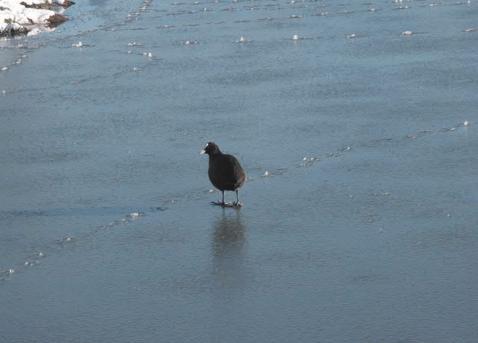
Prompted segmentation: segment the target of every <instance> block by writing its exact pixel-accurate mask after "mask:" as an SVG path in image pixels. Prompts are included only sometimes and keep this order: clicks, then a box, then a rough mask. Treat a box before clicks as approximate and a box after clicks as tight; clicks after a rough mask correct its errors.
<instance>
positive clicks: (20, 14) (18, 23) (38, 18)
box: [0, 0, 73, 37]
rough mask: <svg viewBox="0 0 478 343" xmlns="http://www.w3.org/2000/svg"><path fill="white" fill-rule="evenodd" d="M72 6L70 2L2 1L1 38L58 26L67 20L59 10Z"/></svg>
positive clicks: (63, 0)
mask: <svg viewBox="0 0 478 343" xmlns="http://www.w3.org/2000/svg"><path fill="white" fill-rule="evenodd" d="M72 4H73V2H71V1H69V0H0V37H2V36H13V35H16V34H26V33H29V32H31V33H36V32H39V31H42V30H45V29H48V28H52V27H55V26H58V25H59V24H61V23H63V22H64V21H66V20H67V17H66V16H64V15H63V14H61V13H58V10H59V11H61V10H62V9H63V8H65V7H68V6H70V5H72ZM54 10H57V11H54Z"/></svg>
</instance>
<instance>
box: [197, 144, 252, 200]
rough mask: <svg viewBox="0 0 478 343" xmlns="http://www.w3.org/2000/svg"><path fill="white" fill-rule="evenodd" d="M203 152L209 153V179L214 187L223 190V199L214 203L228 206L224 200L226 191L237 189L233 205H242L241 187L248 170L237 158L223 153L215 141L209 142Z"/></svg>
mask: <svg viewBox="0 0 478 343" xmlns="http://www.w3.org/2000/svg"><path fill="white" fill-rule="evenodd" d="M201 154H207V155H209V169H208V175H209V180H210V181H211V183H212V184H213V186H214V187H216V188H217V189H219V190H220V191H221V192H222V201H221V202H213V204H215V205H220V206H222V207H225V206H228V205H227V204H226V203H225V202H224V191H235V192H236V201H235V202H234V203H233V206H234V207H240V206H242V205H241V203H240V202H239V188H240V187H241V186H242V185H243V184H244V182H245V181H246V172H245V171H244V169H243V168H242V167H241V164H240V163H239V161H238V160H237V158H235V157H234V156H232V155H228V154H223V153H222V152H221V150H220V149H219V147H218V146H217V144H216V143H214V142H209V143H207V144H206V146H205V147H204V149H203V150H202V151H201Z"/></svg>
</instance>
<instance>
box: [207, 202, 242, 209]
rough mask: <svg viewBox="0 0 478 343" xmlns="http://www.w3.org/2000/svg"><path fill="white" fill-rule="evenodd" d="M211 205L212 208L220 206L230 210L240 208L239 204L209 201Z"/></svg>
mask: <svg viewBox="0 0 478 343" xmlns="http://www.w3.org/2000/svg"><path fill="white" fill-rule="evenodd" d="M211 205H214V206H221V207H223V208H224V207H231V208H238V207H241V206H242V204H241V203H235V202H234V203H231V202H222V201H211Z"/></svg>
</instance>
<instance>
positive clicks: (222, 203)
mask: <svg viewBox="0 0 478 343" xmlns="http://www.w3.org/2000/svg"><path fill="white" fill-rule="evenodd" d="M221 205H222V206H224V205H225V203H224V191H222V202H221Z"/></svg>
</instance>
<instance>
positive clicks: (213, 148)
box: [201, 142, 221, 156]
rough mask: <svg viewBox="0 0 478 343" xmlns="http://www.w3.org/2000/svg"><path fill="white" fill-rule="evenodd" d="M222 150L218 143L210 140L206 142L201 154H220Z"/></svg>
mask: <svg viewBox="0 0 478 343" xmlns="http://www.w3.org/2000/svg"><path fill="white" fill-rule="evenodd" d="M220 153H221V150H219V147H218V146H217V144H216V143H213V142H209V143H207V144H206V146H205V147H204V149H203V150H202V151H201V154H208V155H209V156H212V155H217V154H220Z"/></svg>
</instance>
